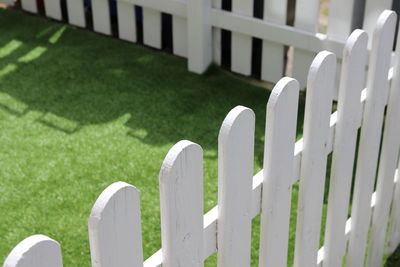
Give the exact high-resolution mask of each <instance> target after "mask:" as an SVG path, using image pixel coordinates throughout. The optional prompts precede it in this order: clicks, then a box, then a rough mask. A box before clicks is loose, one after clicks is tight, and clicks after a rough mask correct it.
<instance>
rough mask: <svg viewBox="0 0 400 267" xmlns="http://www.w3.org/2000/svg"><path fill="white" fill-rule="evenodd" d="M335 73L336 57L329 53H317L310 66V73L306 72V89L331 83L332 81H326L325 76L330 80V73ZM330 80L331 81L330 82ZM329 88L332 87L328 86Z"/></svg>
mask: <svg viewBox="0 0 400 267" xmlns="http://www.w3.org/2000/svg"><path fill="white" fill-rule="evenodd" d="M335 71H336V55H335V54H333V53H332V52H329V51H326V50H325V51H321V52H319V53H318V54H317V55H316V56H315V58H314V60H313V62H312V63H311V66H310V71H309V72H308V78H307V88H311V87H314V86H318V85H320V84H324V83H326V82H333V79H329V81H326V78H327V76H328V77H329V78H330V77H331V76H335V75H332V74H331V73H332V72H333V73H334V72H335ZM330 80H332V81H330ZM328 87H329V88H331V87H332V89H333V84H332V86H328Z"/></svg>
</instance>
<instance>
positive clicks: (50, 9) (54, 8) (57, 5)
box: [44, 0, 62, 20]
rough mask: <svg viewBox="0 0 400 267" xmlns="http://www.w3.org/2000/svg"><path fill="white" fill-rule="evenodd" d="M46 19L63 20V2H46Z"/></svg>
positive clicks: (48, 0)
mask: <svg viewBox="0 0 400 267" xmlns="http://www.w3.org/2000/svg"><path fill="white" fill-rule="evenodd" d="M44 7H45V12H46V17H49V18H52V19H56V20H61V19H62V16H61V1H60V0H44Z"/></svg>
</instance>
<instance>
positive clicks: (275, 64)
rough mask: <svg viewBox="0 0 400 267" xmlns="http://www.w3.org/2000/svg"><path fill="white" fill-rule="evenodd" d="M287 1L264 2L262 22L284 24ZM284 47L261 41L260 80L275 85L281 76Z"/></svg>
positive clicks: (271, 0) (270, 0)
mask: <svg viewBox="0 0 400 267" xmlns="http://www.w3.org/2000/svg"><path fill="white" fill-rule="evenodd" d="M286 9H287V1H282V0H269V1H264V20H269V21H273V22H275V23H279V24H282V25H285V24H286ZM284 52H285V47H284V46H283V45H282V44H279V43H274V42H270V41H265V40H264V41H263V47H262V61H261V62H262V63H261V64H262V65H261V79H263V80H265V81H269V82H273V83H276V82H278V81H279V79H280V78H281V77H282V75H283V69H284Z"/></svg>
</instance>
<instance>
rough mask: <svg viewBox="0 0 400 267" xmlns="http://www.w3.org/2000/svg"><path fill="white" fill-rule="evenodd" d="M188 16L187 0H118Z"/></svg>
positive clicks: (184, 16)
mask: <svg viewBox="0 0 400 267" xmlns="http://www.w3.org/2000/svg"><path fill="white" fill-rule="evenodd" d="M118 1H124V2H127V3H132V4H134V5H137V6H142V7H145V8H148V9H153V10H158V11H160V12H164V13H168V14H171V15H176V16H179V17H183V18H186V17H187V12H186V7H187V2H186V0H163V1H160V0H118Z"/></svg>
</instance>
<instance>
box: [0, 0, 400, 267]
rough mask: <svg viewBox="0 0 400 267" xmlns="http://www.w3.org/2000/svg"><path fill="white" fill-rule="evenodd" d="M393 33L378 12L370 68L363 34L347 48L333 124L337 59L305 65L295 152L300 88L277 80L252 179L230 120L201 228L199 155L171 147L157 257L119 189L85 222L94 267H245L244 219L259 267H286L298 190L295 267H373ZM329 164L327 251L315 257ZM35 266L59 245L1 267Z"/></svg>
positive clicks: (242, 115)
mask: <svg viewBox="0 0 400 267" xmlns="http://www.w3.org/2000/svg"><path fill="white" fill-rule="evenodd" d="M189 1H190V0H189ZM149 2H151V1H149ZM196 3H197V2H196ZM192 4H194V2H193V3H192ZM215 12H216V11H215ZM218 12H222V11H218ZM200 13H201V12H199V14H200ZM193 16H194V14H193ZM200 25H201V24H200ZM395 27H396V14H395V13H394V12H392V11H384V12H383V13H382V14H381V15H380V17H379V19H378V21H377V23H376V25H375V29H374V31H373V34H372V38H371V39H372V40H371V52H370V54H369V56H368V50H367V47H368V34H367V33H365V32H364V31H362V30H356V31H354V32H353V33H352V34H351V35H350V37H349V38H348V39H347V41H346V44H345V46H344V50H343V53H342V62H341V70H340V71H341V76H340V77H341V79H340V89H339V96H338V99H339V101H338V106H337V111H335V112H334V113H333V114H331V110H332V98H333V93H334V83H335V82H334V80H335V75H336V74H335V73H336V69H337V71H339V68H337V67H336V65H337V64H336V61H337V59H336V56H335V54H333V53H331V52H327V51H323V52H320V53H319V54H318V55H317V56H316V57H315V58H314V60H313V62H312V64H311V67H310V69H309V73H308V79H307V88H308V89H307V90H308V92H307V96H306V107H305V116H304V132H303V138H302V139H301V140H299V141H297V142H295V136H296V124H297V122H296V119H297V114H298V110H297V103H298V94H299V88H300V86H299V83H298V82H297V81H296V80H294V79H292V78H282V79H281V80H280V81H279V82H278V83H277V84H276V86H275V88H274V90H273V91H272V94H271V96H270V99H269V101H268V104H267V119H266V131H265V140H266V142H265V150H264V151H265V152H264V170H262V171H260V172H259V173H257V174H256V175H255V176H254V177H253V153H254V124H255V115H254V113H253V111H252V110H250V109H249V108H245V107H242V106H238V107H236V108H234V109H233V110H232V111H231V112H230V113H229V114H228V115H227V117H226V119H225V120H224V122H223V123H222V127H221V130H220V134H219V139H218V163H219V173H218V181H219V182H218V186H219V191H218V206H216V207H214V208H213V209H212V210H210V211H209V212H208V213H207V214H205V215H204V217H203V162H202V158H203V154H202V148H201V147H200V146H199V145H197V144H194V143H192V142H190V141H181V142H179V143H177V144H176V145H175V146H173V147H172V148H171V150H170V151H169V153H168V154H167V156H166V158H165V160H164V162H163V165H162V167H161V171H160V175H159V182H160V203H161V230H162V249H161V250H159V251H158V252H157V253H155V254H154V255H153V256H151V257H150V258H149V259H147V260H146V261H145V262H143V253H142V238H141V220H140V203H139V202H140V200H139V192H138V190H137V189H136V188H135V187H133V186H131V185H129V184H126V183H123V182H117V183H114V184H112V185H111V186H109V187H108V188H107V189H105V191H104V192H103V193H102V194H101V195H100V197H99V198H98V199H97V201H96V203H95V205H94V207H93V209H92V212H91V214H90V217H89V237H90V250H91V255H92V266H98V267H100V266H101V267H115V266H118V267H125V266H126V267H128V266H130V267H132V266H146V267H156V266H158V267H160V266H164V267H175V266H185V267H193V266H203V265H204V260H205V259H206V258H208V257H209V256H210V255H212V254H213V253H214V252H217V253H218V266H220V267H225V266H226V267H232V266H233V267H234V266H237V267H246V266H250V257H251V255H250V249H251V225H252V218H254V217H255V216H256V215H258V214H261V227H260V229H261V232H260V251H259V266H278V267H279V266H286V265H287V259H288V233H289V217H290V209H291V201H292V200H291V197H292V195H291V188H292V185H293V184H294V183H296V182H297V181H299V183H300V187H299V199H298V215H297V226H296V244H295V258H294V266H296V267H310V266H324V267H326V266H332V267H337V266H342V262H343V259H344V257H345V258H346V266H351V267H353V266H364V262H366V265H367V266H369V267H377V266H380V264H381V261H382V258H383V255H384V253H391V252H393V251H394V249H395V248H396V247H397V246H398V244H399V243H400V182H399V181H400V180H399V172H398V171H397V170H398V168H399V167H400V166H398V164H399V161H398V158H399V150H400V124H399V123H398V118H399V115H400V42H397V44H398V45H397V50H396V52H395V63H394V68H393V69H391V70H390V60H391V55H392V45H393V41H394V36H395ZM238 38H240V37H238ZM242 41H244V42H245V41H247V40H246V39H245V38H243V39H242ZM367 61H369V63H368V64H369V68H368V71H366V64H367ZM365 77H367V83H366V88H364V87H365V82H364V78H365ZM385 108H386V113H385ZM383 128H384V129H383ZM358 132H360V135H359V140H358V141H357V138H358V137H357V135H358V134H357V133H358ZM381 140H382V141H381ZM357 144H358V150H357V149H356V147H357ZM380 147H381V149H379V148H380ZM331 152H332V153H333V155H332V167H331V178H330V185H329V199H328V214H327V219H326V227H325V232H324V237H325V238H324V240H325V241H324V242H325V243H324V246H323V247H321V248H320V247H319V240H320V232H321V221H322V205H323V198H324V185H325V177H326V169H327V168H326V167H327V157H328V154H330V153H331ZM356 154H357V156H355V155H356ZM355 161H356V163H357V164H356V170H355V178H354V180H355V182H354V190H353V191H354V192H353V194H352V195H353V198H352V199H350V196H351V184H352V180H353V166H354V163H355ZM376 173H377V175H375V174H376ZM375 182H376V189H375V192H374V184H375ZM350 200H351V201H352V203H351V204H352V208H351V218H348V216H347V214H348V211H349V203H350ZM386 245H387V246H386ZM39 266H40V267H43V266H51V267H58V266H62V259H61V249H60V246H59V244H58V243H57V242H56V241H54V240H52V239H50V238H48V237H45V236H41V235H37V236H31V237H29V238H27V239H25V240H24V241H22V242H21V243H20V244H19V245H17V247H16V248H14V249H13V250H12V252H11V253H10V254H9V256H8V257H7V259H6V261H5V263H4V265H3V267H39Z"/></svg>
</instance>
